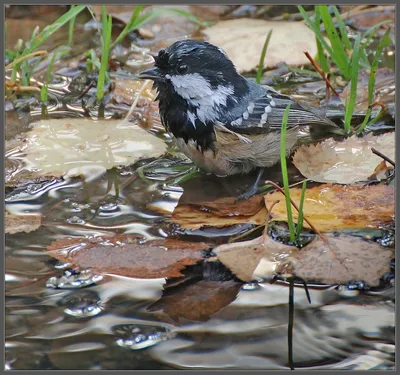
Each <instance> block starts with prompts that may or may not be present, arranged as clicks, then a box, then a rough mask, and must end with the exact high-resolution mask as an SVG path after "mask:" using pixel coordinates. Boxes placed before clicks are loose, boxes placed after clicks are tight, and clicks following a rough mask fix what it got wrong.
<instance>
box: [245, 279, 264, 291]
mask: <svg viewBox="0 0 400 375" xmlns="http://www.w3.org/2000/svg"><path fill="white" fill-rule="evenodd" d="M257 289H260V284H259V283H258V282H257V281H253V282H251V283H246V284H244V285H243V286H242V290H257Z"/></svg>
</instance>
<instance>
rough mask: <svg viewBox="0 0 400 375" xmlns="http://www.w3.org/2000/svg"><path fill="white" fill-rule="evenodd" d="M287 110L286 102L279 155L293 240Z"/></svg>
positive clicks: (294, 236) (288, 106)
mask: <svg viewBox="0 0 400 375" xmlns="http://www.w3.org/2000/svg"><path fill="white" fill-rule="evenodd" d="M289 110H290V104H288V105H287V106H286V109H285V113H284V114H283V119H282V132H281V154H280V157H281V168H282V179H283V189H284V191H285V201H286V211H287V217H288V226H289V236H290V241H291V242H295V241H296V235H295V230H294V224H293V214H292V204H291V202H290V191H289V177H288V171H287V164H286V128H287V122H288V118H289Z"/></svg>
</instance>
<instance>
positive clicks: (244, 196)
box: [238, 168, 264, 200]
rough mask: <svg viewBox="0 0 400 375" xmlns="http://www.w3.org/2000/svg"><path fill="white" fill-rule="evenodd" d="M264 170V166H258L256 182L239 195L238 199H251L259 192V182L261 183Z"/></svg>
mask: <svg viewBox="0 0 400 375" xmlns="http://www.w3.org/2000/svg"><path fill="white" fill-rule="evenodd" d="M263 172H264V169H263V168H257V177H256V180H255V181H254V183H253V184H252V185H251V186H250V188H249V189H248V190H247V191H245V192H244V193H242V194H240V195H239V196H238V200H245V199H249V198H250V197H252V196H253V195H256V194H257V189H258V184H259V183H260V180H261V176H262V174H263Z"/></svg>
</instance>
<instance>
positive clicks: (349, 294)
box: [336, 285, 360, 298]
mask: <svg viewBox="0 0 400 375" xmlns="http://www.w3.org/2000/svg"><path fill="white" fill-rule="evenodd" d="M336 290H337V292H338V294H339V296H340V297H342V298H355V297H357V296H358V295H359V294H360V291H359V290H357V289H354V288H353V289H352V288H349V287H348V286H347V285H339V286H338V287H337V289H336Z"/></svg>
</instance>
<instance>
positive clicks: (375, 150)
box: [371, 147, 396, 167]
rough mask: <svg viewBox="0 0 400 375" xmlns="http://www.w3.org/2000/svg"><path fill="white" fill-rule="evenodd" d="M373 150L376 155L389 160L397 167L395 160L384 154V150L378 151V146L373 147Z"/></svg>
mask: <svg viewBox="0 0 400 375" xmlns="http://www.w3.org/2000/svg"><path fill="white" fill-rule="evenodd" d="M371 151H372V153H374V154H375V155H378V156H380V157H381V158H382V159H383V160H385V161H387V162H388V163H390V164H392V165H393V167H396V165H395V163H394V161H393V160H392V159H390V158H389V157H388V156H386V155H384V154H382V152H380V151H378V150H377V149H376V148H374V147H371Z"/></svg>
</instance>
